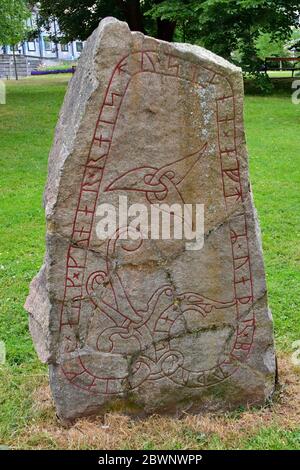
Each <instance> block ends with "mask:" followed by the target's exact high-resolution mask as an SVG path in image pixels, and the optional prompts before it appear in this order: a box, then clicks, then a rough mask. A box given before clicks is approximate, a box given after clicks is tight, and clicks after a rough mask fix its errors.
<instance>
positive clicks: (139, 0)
mask: <svg viewBox="0 0 300 470" xmlns="http://www.w3.org/2000/svg"><path fill="white" fill-rule="evenodd" d="M40 5H41V16H42V18H44V21H47V19H49V18H53V17H56V18H57V19H58V22H59V25H60V28H61V31H62V33H63V34H64V36H65V39H66V40H68V41H69V40H74V39H77V38H80V39H82V40H85V39H86V38H87V37H88V36H89V35H90V34H91V33H92V31H93V30H94V29H95V28H96V27H97V25H98V23H99V21H100V20H101V19H102V18H104V17H105V16H115V17H117V18H119V19H122V20H125V21H127V22H128V24H129V27H130V28H131V29H132V30H135V31H142V32H145V33H147V34H148V35H151V36H156V37H157V38H159V39H164V40H168V41H172V40H173V39H176V40H177V41H189V42H192V43H197V44H200V45H203V46H205V47H207V48H208V49H211V50H212V51H214V52H216V53H217V54H219V55H221V56H223V57H225V58H227V59H232V57H233V53H234V52H235V51H239V54H237V55H236V57H239V65H241V66H242V67H243V69H244V71H245V72H248V73H251V74H253V73H257V71H258V70H259V68H260V64H261V62H260V59H259V54H258V50H257V40H258V38H259V37H260V36H261V34H265V33H267V34H269V36H270V40H271V41H277V42H278V41H283V40H286V39H288V38H289V37H290V36H291V33H292V29H291V28H292V27H293V26H294V27H299V19H298V18H299V13H298V12H299V10H300V0H41V1H40Z"/></svg>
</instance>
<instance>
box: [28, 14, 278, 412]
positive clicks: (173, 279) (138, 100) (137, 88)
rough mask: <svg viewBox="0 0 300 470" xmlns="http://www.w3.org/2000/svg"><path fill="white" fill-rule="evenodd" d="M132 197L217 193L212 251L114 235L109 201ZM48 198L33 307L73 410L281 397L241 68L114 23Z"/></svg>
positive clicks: (208, 244)
mask: <svg viewBox="0 0 300 470" xmlns="http://www.w3.org/2000/svg"><path fill="white" fill-rule="evenodd" d="M149 175H150V176H149ZM149 178H150V179H149ZM120 195H126V196H128V201H129V203H130V204H131V203H148V204H151V203H153V201H155V202H157V201H158V202H159V200H163V201H164V202H168V203H170V202H174V203H176V202H178V198H181V199H182V200H184V201H186V202H188V203H191V204H192V203H201V204H204V205H205V244H204V248H203V249H202V250H200V251H187V250H186V249H185V243H184V242H182V241H179V240H178V241H172V240H171V241H163V240H157V241H155V240H143V241H142V242H140V241H136V242H132V241H128V242H124V241H121V240H119V239H117V240H110V241H107V242H103V241H100V240H99V239H98V237H97V236H96V229H95V227H96V223H97V214H96V208H97V206H98V205H99V204H100V203H101V202H109V203H116V202H117V200H118V198H119V196H120ZM45 208H46V216H47V252H46V257H45V263H44V266H43V267H42V269H41V271H40V273H39V275H38V276H37V277H36V278H35V279H34V280H33V282H32V285H31V292H30V295H29V297H28V299H27V302H26V306H25V308H26V310H27V311H28V312H29V314H30V315H29V316H30V329H31V333H32V336H33V339H34V342H35V345H36V349H37V351H38V354H39V356H40V358H41V360H42V361H44V362H47V363H48V364H49V367H50V383H51V388H52V392H53V395H54V398H55V402H56V406H57V412H58V415H59V416H60V417H62V418H64V419H66V420H72V419H73V418H76V417H79V416H84V415H89V414H94V413H103V412H105V411H107V410H110V409H116V408H117V409H119V410H120V409H121V410H124V412H125V411H126V412H130V413H136V414H139V415H142V414H144V413H152V412H159V413H172V414H179V413H180V412H182V411H186V412H199V411H203V410H218V409H234V408H235V407H238V406H240V405H247V404H248V405H254V404H255V405H258V404H263V403H264V402H265V401H266V400H267V399H268V398H269V397H270V396H271V395H272V393H273V391H274V381H275V378H274V377H275V354H274V345H273V332H272V318H271V314H270V311H269V310H268V304H267V294H266V284H265V274H264V267H263V260H262V250H261V241H260V233H259V227H258V222H257V216H256V212H255V209H254V206H253V201H252V195H251V188H250V184H249V178H248V164H247V152H246V146H245V136H244V125H243V82H242V76H241V71H240V69H238V68H236V67H235V66H233V65H231V64H230V63H228V62H226V61H225V60H223V59H222V58H220V57H217V56H216V55H214V54H212V53H210V52H208V51H206V50H204V49H202V48H200V47H196V46H191V45H185V44H169V43H166V42H160V41H157V40H155V39H153V38H149V37H145V36H144V35H142V34H141V33H131V32H130V31H129V29H128V26H127V25H126V23H122V22H119V21H117V20H115V19H113V18H107V19H105V20H103V21H102V22H101V24H100V26H99V28H98V29H97V30H96V31H95V32H94V34H93V35H92V36H91V38H90V39H89V40H88V42H87V44H86V47H85V50H84V53H83V54H82V58H81V60H80V63H79V66H78V69H77V71H76V74H75V76H74V77H73V79H72V80H71V83H70V85H69V89H68V93H67V96H66V98H65V102H64V106H63V109H62V111H61V114H60V119H59V123H58V126H57V129H56V135H55V142H54V145H53V149H52V152H51V155H50V160H49V177H48V183H47V187H46V192H45Z"/></svg>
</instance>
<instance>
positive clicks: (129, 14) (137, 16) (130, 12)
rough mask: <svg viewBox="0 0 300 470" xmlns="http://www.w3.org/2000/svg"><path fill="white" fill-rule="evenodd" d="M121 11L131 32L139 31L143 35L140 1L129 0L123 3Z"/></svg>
mask: <svg viewBox="0 0 300 470" xmlns="http://www.w3.org/2000/svg"><path fill="white" fill-rule="evenodd" d="M119 3H120V2H119ZM122 4H123V2H122ZM122 10H123V12H124V15H125V18H126V21H127V23H128V26H129V28H130V29H131V31H140V32H141V33H145V29H144V21H143V14H142V10H141V5H140V0H129V1H127V2H125V3H124V4H123V5H122Z"/></svg>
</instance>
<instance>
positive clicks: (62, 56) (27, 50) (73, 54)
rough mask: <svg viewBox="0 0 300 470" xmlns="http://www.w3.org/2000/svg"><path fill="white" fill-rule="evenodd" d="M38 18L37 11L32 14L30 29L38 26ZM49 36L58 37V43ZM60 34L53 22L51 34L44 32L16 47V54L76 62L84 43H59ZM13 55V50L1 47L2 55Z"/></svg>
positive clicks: (28, 22) (0, 52)
mask: <svg viewBox="0 0 300 470" xmlns="http://www.w3.org/2000/svg"><path fill="white" fill-rule="evenodd" d="M37 17H38V12H37V10H34V11H33V12H32V16H31V18H29V19H28V20H27V25H28V27H29V28H34V27H35V26H36V22H37ZM49 34H52V35H56V36H57V39H58V43H57V44H56V43H55V42H53V41H49ZM59 37H60V32H59V26H58V23H57V21H55V23H54V22H52V24H51V29H50V32H48V31H45V30H42V31H41V32H40V36H39V37H38V38H36V39H33V40H32V41H24V42H23V43H21V44H19V45H18V47H16V53H17V54H20V55H27V56H30V57H39V58H42V59H54V60H66V61H67V60H76V59H78V58H79V57H80V54H81V50H82V47H83V44H84V43H83V42H82V41H74V42H72V43H69V44H67V45H64V44H62V43H61V42H59ZM4 53H6V54H12V53H13V51H12V48H11V47H10V46H2V47H0V54H4Z"/></svg>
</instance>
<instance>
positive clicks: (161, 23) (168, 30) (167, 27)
mask: <svg viewBox="0 0 300 470" xmlns="http://www.w3.org/2000/svg"><path fill="white" fill-rule="evenodd" d="M175 29H176V22H175V21H169V20H161V19H160V18H158V19H157V38H158V39H162V40H163V41H169V42H172V41H173V37H174V33H175Z"/></svg>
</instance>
